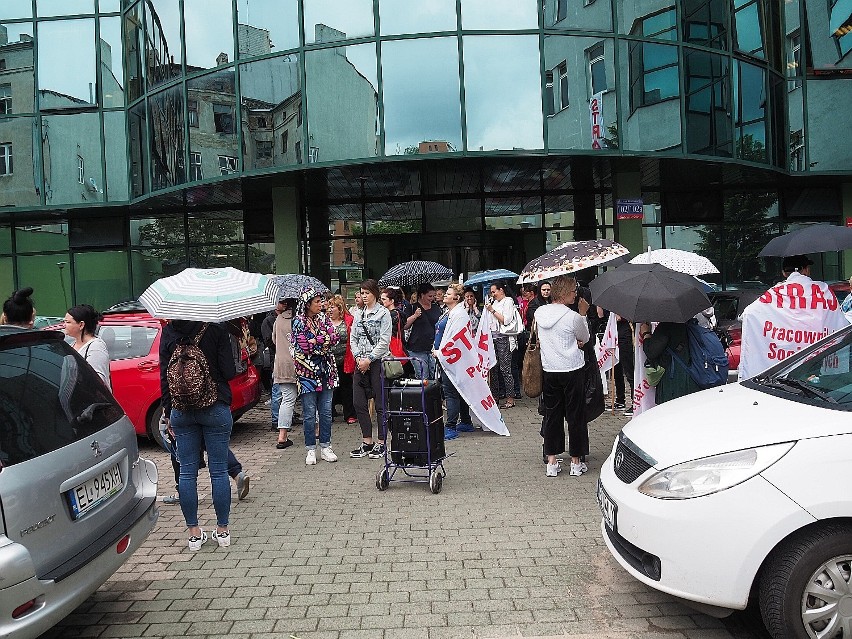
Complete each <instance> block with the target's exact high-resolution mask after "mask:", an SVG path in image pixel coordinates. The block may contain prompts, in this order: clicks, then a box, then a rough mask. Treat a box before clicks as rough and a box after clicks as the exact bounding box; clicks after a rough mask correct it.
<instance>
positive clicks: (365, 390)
mask: <svg viewBox="0 0 852 639" xmlns="http://www.w3.org/2000/svg"><path fill="white" fill-rule="evenodd" d="M381 365H382V363H381V362H380V361H378V360H376V361H375V362H373V363H372V364H370V368H369V370H368V371H367V372H366V373H362V372H361V371H359V370H358V368H357V367H356V368H355V372H354V373H352V403H353V404H354V405H355V415H356V416H357V417H358V423H359V424H360V425H361V436H362V437H363V438H364V439H371V438H372V437H373V420H372V419H370V400H371V399H374V400H375V406H376V420H377V422H378V428H379V430H378V434H379V439H381V440H384V438H385V436H384V433H383V432H382V426H383V424H384V421H385V419H384V418H385V407H384V404H382V379H381V368H379V367H380V366H381Z"/></svg>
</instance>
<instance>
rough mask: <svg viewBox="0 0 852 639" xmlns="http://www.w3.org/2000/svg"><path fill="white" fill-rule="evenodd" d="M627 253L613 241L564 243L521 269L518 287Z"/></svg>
mask: <svg viewBox="0 0 852 639" xmlns="http://www.w3.org/2000/svg"><path fill="white" fill-rule="evenodd" d="M629 252H630V251H628V250H627V249H626V248H624V247H623V246H622V245H621V244H618V243H617V242H613V241H612V240H584V241H582V242H566V243H565V244H561V245H559V246H557V247H556V248H555V249H552V250H551V251H548V252H547V253H545V254H544V255H542V256H541V257H537V258H535V259H534V260H533V261H532V262H530V263H529V264H527V265H526V266H525V267H524V270H523V271H521V276H520V277H519V278H518V284H532V283H533V282H541V281H542V280H549V279H551V278H554V277H557V276H559V275H567V274H568V273H574V272H576V271H582V270H583V269H585V268H589V267H591V266H600V265H601V264H606V263H607V262H612V261H613V260H617V259H619V258H621V257H622V256H624V255H627V254H628V253H629Z"/></svg>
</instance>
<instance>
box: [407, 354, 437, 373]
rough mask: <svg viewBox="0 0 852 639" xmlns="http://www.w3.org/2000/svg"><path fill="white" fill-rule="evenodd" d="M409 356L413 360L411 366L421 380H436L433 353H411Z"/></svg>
mask: <svg viewBox="0 0 852 639" xmlns="http://www.w3.org/2000/svg"><path fill="white" fill-rule="evenodd" d="M408 356H409V357H410V358H411V365H412V366H414V373H415V374H416V375H418V376H419V377H420V379H435V364H436V362H435V358H434V357H432V353H428V352H425V353H420V352H416V351H409V352H408Z"/></svg>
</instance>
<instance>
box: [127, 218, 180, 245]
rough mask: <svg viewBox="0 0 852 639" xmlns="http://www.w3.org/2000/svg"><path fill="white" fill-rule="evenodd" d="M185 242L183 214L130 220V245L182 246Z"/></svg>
mask: <svg viewBox="0 0 852 639" xmlns="http://www.w3.org/2000/svg"><path fill="white" fill-rule="evenodd" d="M185 242H186V230H185V229H184V220H183V215H172V216H165V217H156V218H140V219H131V220H130V245H131V246H168V245H179V246H181V247H183V245H184V244H185Z"/></svg>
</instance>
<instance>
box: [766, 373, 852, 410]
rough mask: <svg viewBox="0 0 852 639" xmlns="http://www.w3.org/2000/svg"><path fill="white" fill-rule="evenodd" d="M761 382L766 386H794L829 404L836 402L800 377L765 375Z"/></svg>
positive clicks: (788, 387)
mask: <svg viewBox="0 0 852 639" xmlns="http://www.w3.org/2000/svg"><path fill="white" fill-rule="evenodd" d="M760 382H761V383H762V384H766V385H767V386H772V387H774V388H779V387H782V388H786V389H790V388H795V389H798V390H800V391H802V392H803V393H805V394H807V395H810V396H812V397H819V398H820V399H822V400H825V401H827V402H829V403H831V404H836V403H837V400H836V399H834V398H833V397H831V396H830V395H829V394H828V393H826V392H825V391H821V390H819V389H818V388H814V387H813V386H811V385H810V384H808V383H807V382H803V381H802V380H800V379H790V378H789V377H767V378H763V379H761V380H760Z"/></svg>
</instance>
